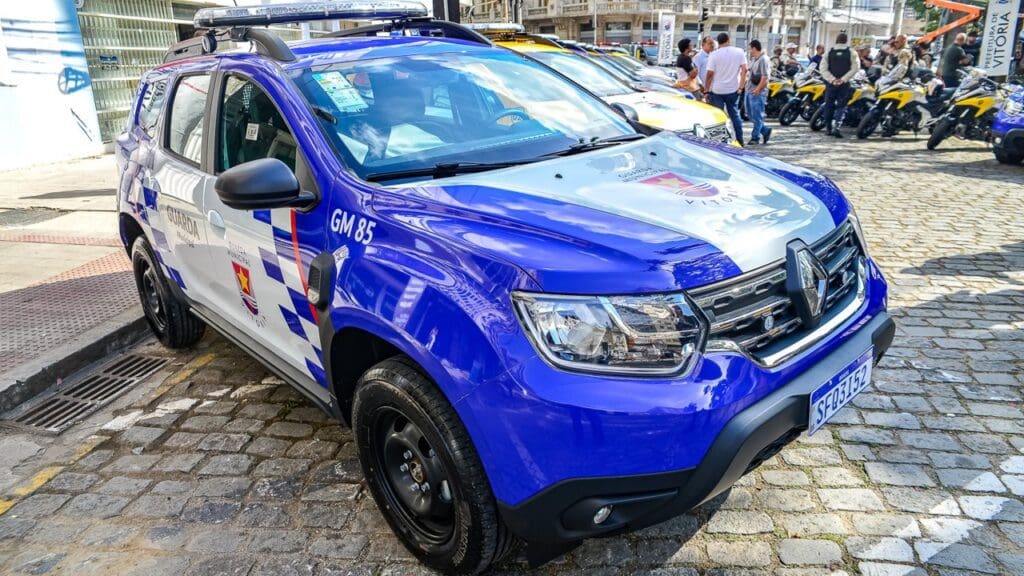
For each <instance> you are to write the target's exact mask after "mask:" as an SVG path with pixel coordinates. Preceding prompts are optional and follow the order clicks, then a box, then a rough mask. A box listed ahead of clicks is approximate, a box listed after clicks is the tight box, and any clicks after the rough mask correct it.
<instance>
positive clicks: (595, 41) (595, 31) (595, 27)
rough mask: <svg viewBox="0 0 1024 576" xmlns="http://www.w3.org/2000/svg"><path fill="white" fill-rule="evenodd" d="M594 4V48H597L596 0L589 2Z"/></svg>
mask: <svg viewBox="0 0 1024 576" xmlns="http://www.w3.org/2000/svg"><path fill="white" fill-rule="evenodd" d="M590 1H591V2H593V3H594V46H597V0H590Z"/></svg>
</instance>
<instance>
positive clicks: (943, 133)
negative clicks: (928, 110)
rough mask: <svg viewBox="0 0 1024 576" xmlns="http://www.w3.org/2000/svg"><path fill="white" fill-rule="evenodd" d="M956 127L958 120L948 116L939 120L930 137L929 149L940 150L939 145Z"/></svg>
mask: <svg viewBox="0 0 1024 576" xmlns="http://www.w3.org/2000/svg"><path fill="white" fill-rule="evenodd" d="M955 127H956V120H951V119H950V118H949V117H947V116H943V117H942V118H939V121H938V122H936V123H935V125H934V126H932V135H931V136H929V137H928V149H929V150H935V149H936V148H938V146H939V144H941V143H942V141H943V140H945V139H946V137H947V136H949V134H950V133H951V132H952V130H953V128H955Z"/></svg>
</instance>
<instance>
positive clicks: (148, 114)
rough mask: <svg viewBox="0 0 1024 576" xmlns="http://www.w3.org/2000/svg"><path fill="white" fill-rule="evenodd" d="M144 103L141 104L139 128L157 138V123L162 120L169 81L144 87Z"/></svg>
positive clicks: (160, 81)
mask: <svg viewBox="0 0 1024 576" xmlns="http://www.w3.org/2000/svg"><path fill="white" fill-rule="evenodd" d="M142 90H143V92H142V102H141V103H139V120H138V123H139V128H141V129H142V131H143V132H145V133H146V134H148V135H149V137H150V138H153V137H154V136H156V123H157V120H159V119H160V108H162V107H163V105H164V97H165V96H166V95H167V80H157V81H155V82H150V83H148V84H145V85H144V86H143V87H142Z"/></svg>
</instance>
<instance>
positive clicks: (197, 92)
mask: <svg viewBox="0 0 1024 576" xmlns="http://www.w3.org/2000/svg"><path fill="white" fill-rule="evenodd" d="M209 91H210V76H209V74H196V75H191V76H184V77H182V78H181V80H179V81H178V84H177V85H176V86H175V88H174V98H173V99H172V100H171V109H170V112H169V114H170V118H168V122H167V147H168V148H169V149H170V150H171V152H174V153H175V154H177V155H178V156H180V157H181V158H182V159H184V160H187V161H189V162H193V163H195V164H196V165H198V164H199V161H200V159H201V158H202V151H203V117H204V116H205V114H206V97H207V94H208V93H209Z"/></svg>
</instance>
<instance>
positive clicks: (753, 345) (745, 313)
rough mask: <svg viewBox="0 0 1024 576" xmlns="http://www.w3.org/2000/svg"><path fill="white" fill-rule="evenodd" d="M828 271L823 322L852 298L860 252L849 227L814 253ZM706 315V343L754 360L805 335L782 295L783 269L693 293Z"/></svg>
mask: <svg viewBox="0 0 1024 576" xmlns="http://www.w3.org/2000/svg"><path fill="white" fill-rule="evenodd" d="M811 249H812V250H814V253H815V254H816V255H817V256H818V258H819V259H820V260H821V263H822V264H823V265H824V266H825V269H826V270H827V271H828V278H829V280H828V292H827V299H826V301H825V309H824V311H823V313H822V318H828V317H829V315H830V313H834V312H835V311H836V310H837V309H838V308H839V304H840V303H844V302H846V301H847V299H849V298H852V297H854V293H855V291H856V286H857V276H858V268H859V262H860V261H861V259H862V257H863V255H864V254H863V250H862V249H861V247H860V243H859V242H858V240H857V235H856V233H855V232H854V229H853V225H852V224H850V223H849V222H845V223H843V224H842V225H841V226H839V227H838V228H837V229H836V230H834V231H833V232H831V233H830V234H829V235H828V236H826V237H825V238H823V239H822V240H820V241H818V242H816V243H815V244H814V245H813V246H812V247H811ZM691 296H693V298H694V300H695V301H696V303H697V305H698V306H700V307H701V309H702V310H703V311H704V313H705V314H706V315H707V317H708V319H709V321H710V323H711V327H710V333H709V337H708V339H709V340H711V341H714V340H726V341H729V342H732V343H734V344H735V345H737V346H739V347H740V348H741V349H743V350H745V351H746V352H747V353H749V354H753V355H754V356H755V357H757V356H758V354H759V353H761V354H767V353H772V352H774V351H775V349H776V348H777V347H779V345H780V344H783V345H784V344H788V343H789V342H790V341H792V340H796V339H799V338H800V337H801V336H803V335H804V334H805V333H806V332H807V329H806V328H805V327H804V325H803V323H802V322H801V320H800V317H799V316H798V315H797V312H796V309H795V308H794V306H793V303H792V302H791V301H790V298H789V295H788V294H787V293H786V264H785V262H781V263H779V264H776V265H773V266H770V267H768V268H767V269H762V270H758V271H756V272H754V273H753V274H747V275H744V276H741V277H739V278H734V279H731V280H727V281H725V282H720V283H718V284H713V285H711V286H706V287H704V288H699V289H697V290H694V291H692V292H691Z"/></svg>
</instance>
